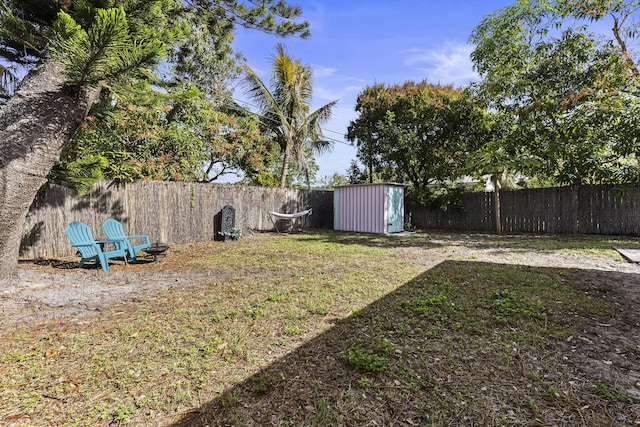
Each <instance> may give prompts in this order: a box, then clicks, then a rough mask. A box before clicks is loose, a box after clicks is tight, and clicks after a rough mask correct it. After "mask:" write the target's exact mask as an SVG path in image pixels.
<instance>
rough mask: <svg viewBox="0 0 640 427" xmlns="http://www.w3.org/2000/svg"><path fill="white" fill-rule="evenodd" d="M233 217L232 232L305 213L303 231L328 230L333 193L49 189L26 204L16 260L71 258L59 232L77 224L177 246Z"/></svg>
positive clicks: (130, 186)
mask: <svg viewBox="0 0 640 427" xmlns="http://www.w3.org/2000/svg"><path fill="white" fill-rule="evenodd" d="M226 205H230V206H232V207H233V208H234V209H235V227H236V228H240V229H242V230H243V231H244V232H246V231H247V230H249V229H251V230H257V231H266V230H273V224H272V223H271V220H270V219H269V217H268V216H267V213H266V211H267V210H270V211H277V212H283V213H293V212H298V211H302V210H304V209H306V208H307V207H312V208H313V215H311V217H310V218H309V223H308V226H309V227H313V228H332V227H333V222H332V221H333V192H331V191H317V190H312V191H307V190H298V189H292V188H284V189H281V188H267V187H249V186H240V185H232V184H199V183H181V182H163V181H136V182H127V183H123V182H117V181H101V182H98V183H96V184H95V185H94V186H93V187H91V191H90V192H89V193H87V194H85V195H82V196H80V195H78V194H76V193H75V192H73V191H72V190H69V189H67V188H64V187H60V186H53V187H52V188H51V190H49V191H48V192H46V193H44V194H41V195H39V196H38V197H37V198H36V200H35V201H34V202H33V204H32V206H31V208H30V210H29V214H28V215H27V218H26V221H25V225H24V237H23V239H22V243H21V246H20V257H21V258H22V259H36V258H42V257H55V256H68V255H73V254H74V253H75V250H74V249H73V248H72V247H71V244H70V243H69V240H68V239H67V237H66V235H65V232H64V229H65V227H66V226H67V225H68V224H69V223H70V222H72V221H82V222H84V223H86V224H88V225H89V226H91V228H92V229H93V233H94V238H96V239H101V238H104V235H103V232H102V223H103V222H104V221H105V220H106V219H107V218H114V219H117V220H119V221H121V222H122V223H123V224H124V227H125V230H126V231H127V233H128V234H148V235H149V236H150V237H151V240H152V242H163V243H167V244H178V243H188V242H197V241H204V240H214V239H216V237H217V232H218V230H219V221H220V219H219V214H220V211H221V210H222V208H223V207H224V206H226Z"/></svg>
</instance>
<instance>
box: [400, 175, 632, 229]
mask: <svg viewBox="0 0 640 427" xmlns="http://www.w3.org/2000/svg"><path fill="white" fill-rule="evenodd" d="M462 202H463V205H464V210H463V211H462V212H461V211H452V210H450V211H447V212H443V211H440V210H439V209H434V208H427V207H419V206H408V207H407V209H406V210H407V212H408V214H409V215H410V217H411V222H412V224H413V225H414V226H415V227H418V228H425V229H428V228H440V229H452V230H465V231H495V220H494V207H493V193H481V192H477V193H465V194H464V195H463V196H462ZM500 206H501V209H500V216H501V224H502V230H503V232H505V233H552V234H577V233H580V234H611V235H634V236H638V235H640V187H639V186H625V187H617V186H612V185H596V186H580V187H561V188H540V189H530V190H515V191H501V192H500Z"/></svg>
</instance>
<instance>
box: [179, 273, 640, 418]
mask: <svg viewBox="0 0 640 427" xmlns="http://www.w3.org/2000/svg"><path fill="white" fill-rule="evenodd" d="M488 272H489V273H488ZM480 275H484V276H485V277H486V276H487V275H489V277H490V280H488V281H480V282H478V281H475V282H474V281H473V280H468V279H469V278H473V277H477V276H480ZM546 278H549V279H548V280H549V284H548V288H549V289H550V291H549V292H550V294H549V295H540V296H539V300H538V302H536V296H535V295H531V298H529V297H527V298H524V297H523V299H522V301H524V302H522V303H516V302H515V301H516V299H515V297H513V300H512V301H511V304H512V305H511V306H510V308H509V307H505V305H509V299H508V298H512V297H511V295H528V294H527V292H528V289H529V288H532V289H539V288H533V285H532V284H531V283H530V281H531V280H540V281H545V280H547V279H546ZM545 283H546V282H545ZM619 284H624V286H627V287H632V288H634V289H633V296H630V294H626V295H625V294H624V293H622V292H621V288H620V286H619ZM638 288H640V276H639V275H634V274H623V273H617V272H604V271H596V270H578V269H558V268H541V267H525V266H513V265H500V264H490V263H477V262H462V261H446V262H443V263H441V264H439V265H438V266H436V267H434V268H433V269H431V270H429V271H427V272H425V273H423V274H421V275H419V276H418V277H416V278H414V279H413V280H411V281H409V282H408V283H407V284H405V285H404V286H402V287H401V288H399V289H397V290H396V291H394V292H392V293H390V294H388V295H385V296H384V297H383V298H380V299H378V300H376V301H375V302H373V303H372V304H370V305H369V306H367V307H366V308H364V309H362V310H360V311H358V312H357V313H354V314H353V315H351V316H349V317H347V318H344V319H341V320H337V321H335V322H334V325H333V326H332V327H331V328H330V329H329V330H327V331H326V332H325V333H323V334H321V335H319V336H317V337H316V338H314V339H312V340H310V341H308V342H306V343H305V344H304V345H302V346H300V347H298V348H296V349H295V350H294V351H292V352H291V353H289V354H287V355H286V356H284V357H282V358H281V359H279V360H277V361H276V362H274V363H273V364H271V365H269V366H267V367H266V368H264V369H262V370H260V371H259V372H257V373H256V374H254V375H253V376H251V377H250V378H248V379H247V380H245V381H243V382H242V383H240V384H238V385H236V386H234V387H231V388H229V389H228V390H226V391H225V392H224V393H223V394H221V395H220V396H219V397H218V398H216V399H214V400H212V401H210V402H208V403H206V404H204V405H203V406H201V407H199V408H195V409H193V410H192V411H190V412H189V413H187V414H185V415H184V416H183V417H182V418H181V419H180V420H178V421H176V422H175V423H174V424H172V426H173V427H193V426H206V425H216V426H226V425H247V426H264V425H350V426H351V425H354V426H360V425H362V426H365V425H407V426H408V425H472V424H476V425H528V424H529V423H534V422H535V423H538V424H540V425H543V424H544V425H547V424H546V422H549V423H551V424H554V425H555V424H558V425H561V424H563V423H567V422H568V424H565V425H569V424H571V422H572V421H571V420H573V422H575V420H583V421H584V422H585V423H586V424H585V425H604V424H607V423H610V422H611V421H612V419H611V418H609V417H615V420H616V422H621V423H625V422H628V421H630V420H632V419H636V418H635V417H637V416H638V414H639V413H640V409H639V408H638V405H637V404H635V403H634V401H632V400H625V399H622V398H616V396H621V395H625V396H627V395H626V394H625V393H628V392H629V390H630V389H633V387H634V382H635V381H637V380H638V379H640V374H639V372H638V368H637V366H638V362H639V361H640V356H639V355H638V352H631V351H630V352H629V353H624V354H622V353H621V352H620V351H619V349H620V348H628V347H630V348H640V347H638V346H640V327H639V326H638V323H637V314H635V312H634V310H633V304H635V302H636V301H637V300H638V299H639V298H638V297H640V289H638ZM540 289H543V288H540ZM545 289H546V288H545ZM551 290H553V292H551ZM565 294H566V295H567V298H576V300H577V299H580V298H582V297H584V296H585V295H586V297H585V299H584V300H581V301H582V306H581V307H582V308H581V310H584V311H583V312H576V311H575V309H574V308H573V307H571V308H569V307H564V306H563V305H562V304H558V303H557V301H554V299H557V298H559V296H562V295H565ZM496 295H498V296H499V298H500V299H499V301H500V302H501V304H502V305H500V306H499V307H498V308H496V306H495V301H496ZM581 296H582V297H581ZM505 298H506V299H505ZM518 301H519V300H518ZM600 302H602V304H603V306H606V305H607V304H610V305H617V307H618V308H619V309H617V308H616V309H614V310H612V311H610V312H606V313H608V314H604V313H605V312H600V311H598V310H600V308H599V307H600ZM525 303H526V304H525ZM519 304H525V305H519ZM527 304H530V305H527ZM589 304H593V307H592V306H591V305H589ZM543 306H544V307H543ZM540 307H543V308H544V309H543V310H541V311H540V313H539V314H538V315H531V313H530V312H529V310H538V309H540ZM507 308H509V309H510V310H512V312H510V311H509V310H508V309H507ZM503 309H504V310H503ZM627 309H628V311H625V310H627ZM496 310H497V311H496ZM500 310H503V311H500ZM589 310H593V311H589ZM605 311H606V310H605ZM496 313H498V314H499V315H500V316H503V317H504V319H503V320H502V321H498V320H496V319H497V317H496V316H497V315H498V314H496ZM510 316H512V317H513V318H511V317H510ZM524 322H527V325H528V323H529V322H532V324H531V328H534V329H535V328H539V329H540V330H542V331H545V333H546V334H547V335H548V336H547V337H546V338H545V341H544V342H541V341H539V340H537V339H536V338H535V337H534V336H533V335H527V333H526V331H527V329H526V327H528V326H525V325H524ZM601 325H606V326H601ZM535 330H536V331H538V329H535ZM564 330H566V332H563V331H564ZM603 330H606V331H607V333H608V335H606V334H604V333H603ZM602 360H608V361H609V363H608V364H603V363H602ZM594 384H596V385H597V384H603V385H604V386H603V387H604V388H605V389H606V390H612V393H611V394H608V395H606V394H605V393H603V392H602V390H601V389H600V390H598V389H596V388H595V387H594ZM616 387H618V388H619V390H618V391H615V390H616ZM625 387H626V388H625ZM550 390H551V391H550ZM613 391H615V393H619V394H615V393H614V392H613ZM552 392H553V393H552ZM556 392H557V394H558V397H557V398H554V397H553V396H556V394H555V393H556ZM562 393H564V394H562ZM550 396H551V397H550ZM561 396H563V397H561ZM611 414H614V415H611Z"/></svg>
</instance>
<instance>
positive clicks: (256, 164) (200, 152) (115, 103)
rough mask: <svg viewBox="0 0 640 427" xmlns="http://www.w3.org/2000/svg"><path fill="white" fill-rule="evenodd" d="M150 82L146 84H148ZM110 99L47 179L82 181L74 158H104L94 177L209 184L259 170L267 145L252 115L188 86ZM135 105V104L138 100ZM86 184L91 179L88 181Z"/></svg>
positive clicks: (64, 152)
mask: <svg viewBox="0 0 640 427" xmlns="http://www.w3.org/2000/svg"><path fill="white" fill-rule="evenodd" d="M146 86H148V85H146ZM146 93H147V100H146V103H145V104H140V101H141V100H140V97H138V96H135V95H134V96H133V97H130V98H127V97H117V96H112V97H111V98H110V99H106V100H105V101H103V102H102V103H101V104H102V105H99V107H98V108H94V109H93V115H91V116H89V117H88V118H87V119H86V120H85V123H84V124H83V125H82V126H81V127H80V129H79V130H78V132H76V134H75V135H74V137H73V138H72V140H71V143H70V144H68V145H67V146H66V147H65V150H64V151H63V153H62V155H61V158H60V161H59V162H57V163H56V166H55V167H54V168H53V170H52V173H51V175H50V180H51V181H52V182H56V183H59V184H63V185H68V184H69V183H71V184H74V183H81V184H82V185H83V188H86V187H87V186H86V185H85V181H84V180H82V181H78V180H76V179H74V177H76V176H77V174H78V173H80V174H81V176H83V177H84V176H85V174H86V173H87V169H86V168H83V170H79V169H78V168H77V167H73V166H74V165H75V164H76V163H77V160H76V159H89V158H98V157H99V158H102V159H104V160H105V162H104V163H93V164H94V165H95V166H96V167H100V168H101V171H100V172H101V173H100V172H94V173H93V174H92V176H94V177H97V178H99V179H100V178H102V177H106V178H111V179H122V180H134V179H155V180H167V181H197V182H213V181H215V180H216V179H218V178H220V177H221V176H224V175H226V174H229V173H231V174H235V175H243V176H252V175H254V174H256V173H258V172H259V171H261V170H263V169H265V167H266V165H265V164H264V162H265V160H266V159H267V158H268V155H267V154H268V151H269V150H270V147H268V146H267V142H266V141H265V138H264V137H262V135H261V133H260V129H259V121H258V120H257V119H256V117H255V116H253V115H250V114H247V113H246V112H245V111H244V110H242V109H240V108H239V107H235V108H227V107H224V108H223V107H221V106H219V105H216V104H215V103H213V102H212V101H210V100H209V99H207V98H206V97H205V96H204V95H203V94H202V93H200V91H199V90H198V89H197V88H195V87H193V86H190V87H189V88H187V89H186V90H179V91H175V92H173V93H169V94H162V93H157V92H153V91H151V90H150V89H149V88H148V87H147V92H146ZM136 102H137V103H138V105H136ZM88 184H89V185H90V184H91V182H88Z"/></svg>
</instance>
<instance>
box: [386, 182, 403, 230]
mask: <svg viewBox="0 0 640 427" xmlns="http://www.w3.org/2000/svg"><path fill="white" fill-rule="evenodd" d="M402 190H403V188H402V187H399V186H398V187H387V233H399V232H401V231H402V221H403V217H404V200H403V191H402Z"/></svg>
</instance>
